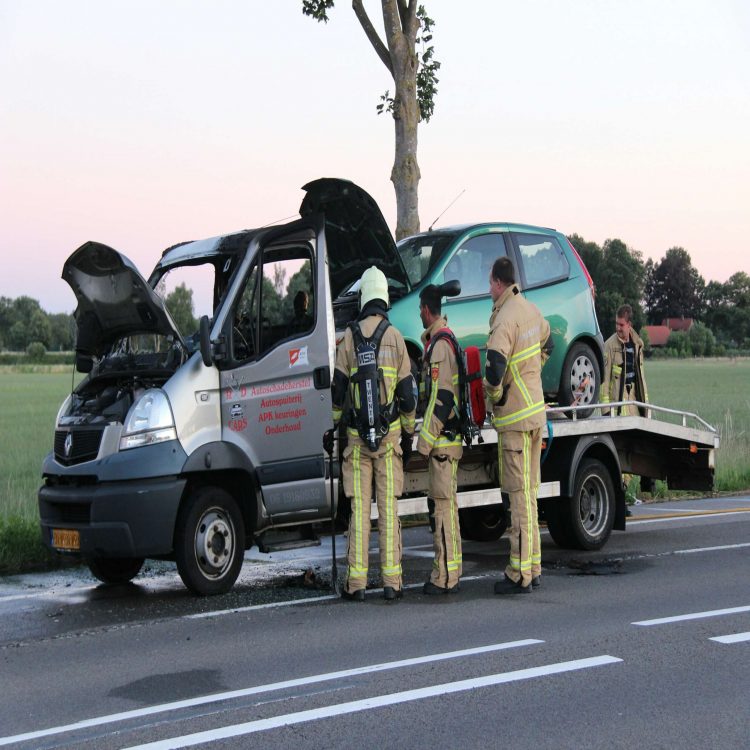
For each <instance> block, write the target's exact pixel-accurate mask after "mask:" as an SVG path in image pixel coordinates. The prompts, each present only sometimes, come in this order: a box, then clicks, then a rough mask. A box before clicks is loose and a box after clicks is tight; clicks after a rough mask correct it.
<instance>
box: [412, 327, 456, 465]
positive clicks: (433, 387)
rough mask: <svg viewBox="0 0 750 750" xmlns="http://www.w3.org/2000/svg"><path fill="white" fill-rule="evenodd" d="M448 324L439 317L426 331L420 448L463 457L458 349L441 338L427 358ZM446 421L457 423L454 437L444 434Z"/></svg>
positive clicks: (426, 452)
mask: <svg viewBox="0 0 750 750" xmlns="http://www.w3.org/2000/svg"><path fill="white" fill-rule="evenodd" d="M447 327H448V322H447V321H446V319H445V318H443V317H438V319H437V320H436V321H435V322H434V323H433V324H432V325H431V326H430V327H429V328H428V329H427V330H426V331H425V332H424V333H423V334H422V345H423V346H424V350H425V356H424V358H423V360H422V377H421V378H420V380H419V397H420V402H421V403H422V404H423V405H424V407H423V408H424V414H423V420H422V428H421V429H420V431H419V440H418V441H417V450H418V451H419V452H420V453H421V454H422V455H424V456H429V455H430V453H432V452H433V451H434V452H435V453H440V454H444V455H448V456H453V457H454V458H461V456H462V455H463V448H462V447H461V439H462V436H461V431H460V430H459V429H458V416H457V409H458V404H459V402H458V398H459V393H458V387H459V385H458V363H457V362H456V353H455V352H454V351H453V347H452V346H451V345H450V343H449V342H448V341H446V340H445V339H441V340H439V341H438V342H437V343H436V344H435V346H434V347H433V349H432V352H431V354H430V359H429V360H428V359H427V348H428V346H429V343H430V339H431V338H432V336H433V335H434V334H435V333H436V332H437V331H439V330H440V329H441V328H447ZM451 396H452V400H451ZM446 422H455V423H456V433H455V434H454V436H453V437H452V438H451V437H450V436H449V435H445V434H443V429H444V428H445V425H446Z"/></svg>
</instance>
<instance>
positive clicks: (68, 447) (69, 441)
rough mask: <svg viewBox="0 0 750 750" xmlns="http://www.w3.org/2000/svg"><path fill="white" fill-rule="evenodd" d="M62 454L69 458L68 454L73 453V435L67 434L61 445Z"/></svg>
mask: <svg viewBox="0 0 750 750" xmlns="http://www.w3.org/2000/svg"><path fill="white" fill-rule="evenodd" d="M63 452H64V453H65V458H70V454H71V453H72V452H73V433H72V432H69V433H68V436H67V437H66V438H65V443H64V445H63Z"/></svg>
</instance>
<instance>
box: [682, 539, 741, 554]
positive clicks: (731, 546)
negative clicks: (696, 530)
mask: <svg viewBox="0 0 750 750" xmlns="http://www.w3.org/2000/svg"><path fill="white" fill-rule="evenodd" d="M742 547H750V542H743V543H742V544H722V545H720V546H718V547H695V548H693V549H676V550H675V551H674V554H675V555H692V554H693V553H694V552H716V551H718V550H724V549H741V548H742Z"/></svg>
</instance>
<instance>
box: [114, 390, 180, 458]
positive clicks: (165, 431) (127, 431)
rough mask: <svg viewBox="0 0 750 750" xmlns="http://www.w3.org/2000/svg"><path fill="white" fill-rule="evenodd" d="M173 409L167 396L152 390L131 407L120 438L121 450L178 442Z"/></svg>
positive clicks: (162, 392)
mask: <svg viewBox="0 0 750 750" xmlns="http://www.w3.org/2000/svg"><path fill="white" fill-rule="evenodd" d="M176 439H177V431H176V430H175V427H174V417H173V416H172V408H171V407H170V406H169V399H167V394H166V393H164V391H162V390H161V389H159V388H150V389H149V390H147V391H146V392H145V393H144V394H142V395H141V397H140V398H139V399H138V400H137V401H136V402H135V403H134V404H133V405H132V406H131V407H130V411H129V412H128V416H127V417H125V424H124V425H123V428H122V435H121V436H120V450H121V451H124V450H127V449H128V448H140V447H141V446H143V445H151V444H153V443H162V442H164V441H165V440H176Z"/></svg>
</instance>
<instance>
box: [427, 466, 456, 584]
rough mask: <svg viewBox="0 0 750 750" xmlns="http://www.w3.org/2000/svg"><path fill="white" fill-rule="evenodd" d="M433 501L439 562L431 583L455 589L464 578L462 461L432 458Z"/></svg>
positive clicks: (434, 568)
mask: <svg viewBox="0 0 750 750" xmlns="http://www.w3.org/2000/svg"><path fill="white" fill-rule="evenodd" d="M429 467H430V468H429V476H430V486H429V493H430V495H429V496H430V498H431V499H432V501H433V502H434V503H435V513H434V518H435V532H434V533H433V535H432V543H433V549H434V550H435V559H434V560H433V562H432V572H431V573H430V581H431V582H432V583H434V584H435V586H439V587H440V588H442V589H450V588H453V587H454V586H455V585H456V584H458V580H459V578H460V577H461V562H462V557H461V530H460V528H459V525H458V504H457V502H456V473H457V471H458V459H457V458H454V457H453V456H447V455H445V454H440V453H437V452H435V453H431V454H430V457H429Z"/></svg>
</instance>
